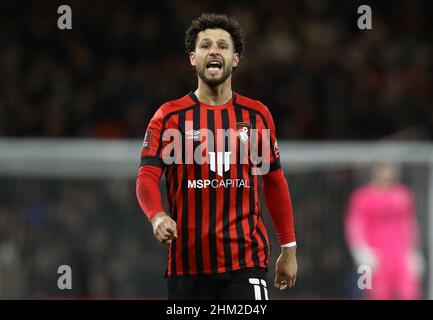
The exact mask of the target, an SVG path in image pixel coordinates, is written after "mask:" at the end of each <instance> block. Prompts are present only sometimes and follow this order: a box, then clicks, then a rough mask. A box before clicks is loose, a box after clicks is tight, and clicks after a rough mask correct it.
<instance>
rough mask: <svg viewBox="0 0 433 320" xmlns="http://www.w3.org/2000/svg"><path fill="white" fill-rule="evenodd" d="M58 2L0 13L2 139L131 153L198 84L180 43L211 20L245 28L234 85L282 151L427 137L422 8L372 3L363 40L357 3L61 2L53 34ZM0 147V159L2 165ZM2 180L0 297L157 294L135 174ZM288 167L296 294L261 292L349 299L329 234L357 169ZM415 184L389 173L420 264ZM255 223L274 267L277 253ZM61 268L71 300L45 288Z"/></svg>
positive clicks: (361, 175) (348, 264)
mask: <svg viewBox="0 0 433 320" xmlns="http://www.w3.org/2000/svg"><path fill="white" fill-rule="evenodd" d="M60 4H65V3H60V2H56V1H29V2H2V3H1V4H0V69H1V72H0V81H1V85H0V136H1V139H0V140H1V142H5V143H7V142H8V141H9V142H11V141H12V142H14V141H33V140H27V139H33V138H39V139H53V138H54V139H55V141H57V143H58V144H59V146H61V145H63V144H64V141H65V140H60V139H59V138H62V139H73V140H74V141H89V140H88V139H92V140H91V141H92V143H95V144H98V141H101V142H102V141H105V140H106V139H109V140H110V141H111V140H112V141H118V140H121V141H138V142H137V146H139V145H140V141H139V140H142V138H143V134H144V130H145V126H146V125H147V123H148V121H149V120H150V117H151V116H152V115H153V113H154V112H155V110H156V109H157V108H158V106H159V105H160V104H161V103H162V102H164V101H166V100H169V99H173V98H176V97H180V96H182V95H184V94H185V93H187V92H189V91H190V90H192V89H194V88H195V85H196V79H195V76H194V74H193V72H192V70H191V68H190V66H189V65H188V61H187V58H186V55H185V54H184V47H183V39H184V32H185V29H186V27H187V26H188V24H189V22H190V21H191V19H192V18H194V17H196V16H197V15H199V14H200V13H201V12H213V11H216V12H223V13H227V14H230V15H233V16H235V17H237V18H238V20H239V21H240V23H241V25H242V27H243V28H244V30H245V31H246V35H247V38H246V40H247V43H246V52H245V60H244V61H243V62H242V64H241V66H240V68H239V69H238V70H237V72H236V74H235V76H234V89H235V90H236V91H237V92H239V93H241V94H244V95H246V96H251V97H255V98H257V99H259V100H261V101H263V102H264V103H265V104H267V105H268V106H269V107H270V109H271V111H272V113H273V116H274V119H275V123H276V128H277V134H278V137H279V141H282V142H285V141H287V142H299V143H306V144H308V143H309V142H312V141H316V142H317V141H322V142H324V143H326V142H329V141H341V140H344V141H353V140H361V141H364V142H375V141H378V140H381V141H383V140H384V139H386V140H405V141H407V140H410V141H411V142H414V141H426V142H430V141H431V139H432V138H433V107H432V101H433V99H432V98H433V97H432V95H433V88H432V71H433V70H432V67H433V65H432V57H433V55H432V53H433V52H432V43H433V42H432V40H433V39H432V33H433V31H432V29H431V28H430V25H431V23H430V21H431V20H432V18H433V17H432V15H433V10H432V9H433V8H432V6H433V5H432V3H431V2H429V1H419V0H413V1H410V2H408V1H369V3H368V4H369V5H370V6H371V7H372V11H373V30H366V31H361V30H359V29H358V28H357V24H356V22H357V19H358V16H359V15H358V14H357V8H358V6H359V5H361V4H367V3H364V2H356V1H331V0H329V1H323V0H321V1H315V0H310V1H300V0H297V1H275V0H267V1H257V2H254V4H252V3H250V2H249V1H237V2H236V3H235V2H233V1H218V2H216V1H200V2H192V1H156V2H145V1H122V2H119V1H117V2H116V1H111V0H109V1H105V0H104V1H71V2H70V3H68V4H69V5H70V6H71V7H72V13H73V18H72V21H73V22H72V27H73V28H72V30H63V31H62V30H59V29H58V28H57V19H58V17H59V15H58V14H57V7H58V6H59V5H60ZM17 138H18V140H11V139H17ZM38 141H39V142H40V141H42V140H35V142H34V144H35V146H36V147H37V146H38V143H39V142H38ZM1 145H2V146H4V144H1ZM7 150H9V149H7V148H3V149H2V148H0V158H1V157H6V156H7V155H6V152H7ZM41 150H44V149H43V148H41ZM41 152H42V151H41ZM136 152H137V153H136V154H134V155H132V156H133V157H134V156H136V155H137V165H138V160H139V159H138V152H139V150H137V151H136ZM283 157H284V154H283ZM27 160H28V161H29V162H32V159H31V158H30V159H27ZM104 160H106V159H102V158H101V162H103V161H104ZM0 169H1V170H0V297H1V298H45V297H49V298H55V297H85V298H98V297H99V298H101V297H102V298H125V297H141V298H164V296H165V292H166V288H165V282H164V279H163V278H162V276H163V273H164V271H165V264H166V258H165V250H164V248H163V247H161V245H159V244H158V243H157V242H156V240H155V239H154V237H153V235H152V231H151V227H150V225H149V224H148V222H147V221H146V219H145V217H144V215H143V214H142V213H141V212H140V209H139V207H138V204H137V201H136V198H135V185H134V179H133V177H132V178H131V177H128V178H105V179H104V178H103V177H98V178H88V179H78V178H75V179H74V178H65V177H63V178H53V177H51V176H49V175H47V176H46V177H43V176H38V177H32V176H28V177H26V175H25V174H14V173H10V172H8V171H7V168H6V167H3V168H0ZM65 170H66V171H67V170H68V169H67V168H66V169H65ZM285 170H286V175H287V179H288V182H289V186H290V188H291V192H292V197H293V202H294V209H295V223H296V229H297V235H298V241H299V243H300V244H302V245H301V246H300V249H299V253H298V260H299V261H298V262H299V267H300V270H299V279H298V285H297V287H296V288H295V289H294V290H292V291H291V292H289V293H288V294H284V295H282V294H279V293H278V292H275V291H274V292H273V296H274V297H278V298H357V297H359V296H360V292H359V291H358V290H357V289H356V288H355V283H356V282H355V281H354V277H355V276H356V273H355V269H354V265H353V263H352V260H351V258H350V255H349V252H348V251H347V248H346V245H345V242H344V235H343V226H342V224H343V214H344V210H345V207H346V205H347V203H346V201H347V196H348V195H349V194H350V192H351V191H352V190H353V189H354V188H355V187H356V186H358V185H359V184H360V183H361V182H364V181H366V179H367V178H368V169H366V168H362V169H359V168H355V169H354V167H353V166H339V167H337V168H336V167H333V166H330V167H327V168H326V169H324V168H323V166H322V167H320V168H316V167H309V168H307V169H305V168H304V169H303V170H292V169H291V168H285ZM427 173H428V167H427V166H426V165H424V164H421V165H420V164H416V163H415V164H413V163H411V164H406V165H405V166H404V168H403V176H402V178H403V180H404V182H406V183H408V184H409V185H410V186H412V187H413V189H414V190H415V192H416V197H417V208H418V215H419V222H420V224H421V232H422V240H423V242H422V244H423V251H424V253H425V254H426V253H427V251H428V248H427V239H428V230H427V229H426V225H427V204H428V201H429V197H428V193H427V184H428V182H427ZM90 175H91V174H90ZM264 216H265V217H267V213H266V212H265V213H264ZM267 225H268V227H269V231H270V232H269V233H270V235H271V237H272V238H273V247H274V250H273V259H272V262H271V265H270V266H271V267H273V262H274V261H275V258H276V257H275V255H276V250H275V248H276V247H277V244H276V242H275V236H273V232H272V230H273V228H272V225H271V224H270V223H269V220H267ZM61 264H68V265H70V266H71V267H72V270H73V289H72V290H71V291H59V290H58V288H57V277H58V274H57V267H58V266H59V265H61ZM428 274H429V272H427V275H428ZM269 279H270V280H271V279H273V271H272V270H271V272H270V274H269ZM426 283H427V280H426V279H424V292H426V290H427V288H426V286H427V285H426ZM271 294H272V293H271Z"/></svg>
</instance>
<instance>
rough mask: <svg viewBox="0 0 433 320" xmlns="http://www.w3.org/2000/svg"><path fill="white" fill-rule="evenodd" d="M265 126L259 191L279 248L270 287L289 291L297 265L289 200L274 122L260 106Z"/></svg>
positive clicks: (266, 109)
mask: <svg viewBox="0 0 433 320" xmlns="http://www.w3.org/2000/svg"><path fill="white" fill-rule="evenodd" d="M262 106H263V111H264V116H265V119H266V124H267V125H266V127H267V129H268V130H269V131H268V132H269V135H268V134H266V135H264V136H263V135H262V139H264V140H265V141H262V142H265V145H266V144H267V143H266V142H269V144H268V146H269V150H268V151H264V150H262V151H263V152H264V153H267V152H269V153H268V154H269V162H268V164H269V167H268V168H269V169H270V170H269V171H268V172H267V173H266V174H264V175H263V179H262V188H263V194H264V196H265V201H266V205H267V207H268V210H269V213H270V215H271V218H272V222H273V224H274V226H275V230H276V231H277V236H278V241H279V243H280V245H281V254H280V256H279V257H278V259H277V262H276V265H275V281H274V286H275V287H276V288H279V289H280V290H286V289H288V288H293V287H294V286H295V282H296V275H297V272H298V265H297V262H296V239H295V228H294V222H293V210H292V201H291V199H290V193H289V187H288V185H287V181H286V178H285V177H284V172H283V170H282V169H281V165H280V152H279V149H278V146H277V134H276V130H275V124H274V119H273V118H272V115H271V113H270V112H269V109H268V108H267V107H266V106H265V105H263V104H262Z"/></svg>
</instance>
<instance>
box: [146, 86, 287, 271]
mask: <svg viewBox="0 0 433 320" xmlns="http://www.w3.org/2000/svg"><path fill="white" fill-rule="evenodd" d="M141 165H142V166H143V165H153V166H158V167H161V168H163V169H164V170H165V171H164V174H165V178H166V188H167V197H168V209H169V214H170V215H171V217H172V218H173V219H174V220H175V221H176V223H177V230H178V238H177V239H174V240H173V241H172V242H171V244H170V245H169V248H168V268H167V275H169V276H170V275H187V274H188V275H195V274H212V273H222V272H227V271H232V270H237V269H241V268H249V267H266V266H267V264H268V261H269V257H270V246H269V239H268V235H267V232H266V229H265V225H264V223H263V219H262V215H261V206H260V201H259V185H260V184H259V179H260V177H259V175H258V174H257V173H258V172H260V173H261V174H265V173H266V172H271V171H273V170H277V169H279V168H280V161H279V152H278V147H277V141H276V133H275V126H274V122H273V119H272V116H271V114H270V112H269V110H268V108H267V107H266V106H265V105H264V104H262V103H260V102H259V101H257V100H253V99H249V98H246V97H243V96H241V95H239V94H237V93H233V97H232V99H231V100H230V101H228V102H227V103H225V104H223V105H218V106H211V105H207V104H205V103H202V102H199V101H198V99H197V97H196V96H195V94H194V93H192V92H191V93H189V94H188V95H186V96H184V97H182V98H180V99H178V100H173V101H170V102H167V103H164V104H163V105H162V106H161V107H160V108H159V109H158V111H157V112H156V113H155V115H154V116H153V118H152V119H151V121H150V123H149V125H148V128H147V131H146V135H145V138H144V143H143V148H142V151H141ZM258 168H260V169H258Z"/></svg>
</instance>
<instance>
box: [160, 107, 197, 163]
mask: <svg viewBox="0 0 433 320" xmlns="http://www.w3.org/2000/svg"><path fill="white" fill-rule="evenodd" d="M194 106H195V105H192V106H189V107H185V108H183V109H180V110H176V111H173V112H170V113H167V114H166V115H165V116H164V119H162V127H161V134H160V135H159V143H158V149H157V150H156V156H158V157H160V156H161V148H162V138H163V135H164V130H165V129H164V128H165V125H166V124H167V121H168V120H169V119H170V118H171V117H172V116H174V115H176V114H178V113H179V114H180V113H181V112H183V113H185V112H186V111H188V110H191V109H193V108H194Z"/></svg>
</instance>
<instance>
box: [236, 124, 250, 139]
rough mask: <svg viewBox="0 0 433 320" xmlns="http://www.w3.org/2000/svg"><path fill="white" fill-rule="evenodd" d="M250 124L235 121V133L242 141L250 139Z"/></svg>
mask: <svg viewBox="0 0 433 320" xmlns="http://www.w3.org/2000/svg"><path fill="white" fill-rule="evenodd" d="M250 130H251V124H250V123H246V122H238V123H236V133H237V135H238V137H239V139H240V140H241V141H242V142H243V143H247V142H248V141H249V140H250Z"/></svg>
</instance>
